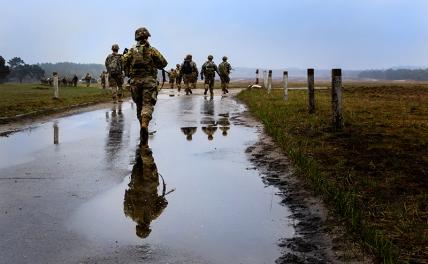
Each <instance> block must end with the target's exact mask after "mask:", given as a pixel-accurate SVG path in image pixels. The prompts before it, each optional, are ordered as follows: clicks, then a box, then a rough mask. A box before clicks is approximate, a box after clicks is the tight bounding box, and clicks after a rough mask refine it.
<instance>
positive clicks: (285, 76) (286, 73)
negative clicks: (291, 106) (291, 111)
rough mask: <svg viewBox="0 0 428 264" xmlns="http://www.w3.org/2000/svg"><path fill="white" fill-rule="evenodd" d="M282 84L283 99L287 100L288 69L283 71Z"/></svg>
mask: <svg viewBox="0 0 428 264" xmlns="http://www.w3.org/2000/svg"><path fill="white" fill-rule="evenodd" d="M282 84H283V86H284V100H285V101H288V71H284V74H283V76H282Z"/></svg>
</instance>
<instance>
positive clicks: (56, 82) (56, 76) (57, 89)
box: [53, 72, 59, 99]
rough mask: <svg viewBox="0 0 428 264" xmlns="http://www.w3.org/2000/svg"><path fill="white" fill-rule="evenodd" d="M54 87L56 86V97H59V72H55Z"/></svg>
mask: <svg viewBox="0 0 428 264" xmlns="http://www.w3.org/2000/svg"><path fill="white" fill-rule="evenodd" d="M53 87H54V98H55V99H58V98H59V87H58V73H56V72H54V73H53Z"/></svg>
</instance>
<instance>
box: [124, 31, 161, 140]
mask: <svg viewBox="0 0 428 264" xmlns="http://www.w3.org/2000/svg"><path fill="white" fill-rule="evenodd" d="M149 36H150V33H149V32H148V31H147V29H146V28H139V29H137V30H136V32H135V39H136V40H137V44H136V45H135V47H133V48H132V49H130V50H129V51H128V52H127V53H126V54H125V55H124V56H123V63H124V70H125V74H126V75H127V76H129V77H130V86H131V92H132V99H133V100H134V102H135V104H136V105H137V117H138V119H139V120H140V124H141V130H140V135H141V141H142V144H143V145H147V141H148V125H149V122H150V120H151V119H152V113H153V110H154V106H155V104H156V101H157V95H158V82H157V79H156V78H157V73H158V69H163V68H164V67H165V66H166V65H167V64H168V62H167V61H166V60H165V58H164V57H163V56H162V54H161V53H160V52H159V51H158V50H157V49H155V48H154V47H152V46H150V44H149V42H148V41H147V38H148V37H149Z"/></svg>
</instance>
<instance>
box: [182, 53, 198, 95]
mask: <svg viewBox="0 0 428 264" xmlns="http://www.w3.org/2000/svg"><path fill="white" fill-rule="evenodd" d="M198 75H199V71H198V67H197V66H196V63H195V62H194V61H192V55H190V54H189V55H187V56H186V58H184V62H183V63H182V64H181V67H180V76H183V80H184V85H185V86H186V88H185V91H186V95H189V94H192V89H191V88H190V85H192V88H193V89H196V82H197V80H198Z"/></svg>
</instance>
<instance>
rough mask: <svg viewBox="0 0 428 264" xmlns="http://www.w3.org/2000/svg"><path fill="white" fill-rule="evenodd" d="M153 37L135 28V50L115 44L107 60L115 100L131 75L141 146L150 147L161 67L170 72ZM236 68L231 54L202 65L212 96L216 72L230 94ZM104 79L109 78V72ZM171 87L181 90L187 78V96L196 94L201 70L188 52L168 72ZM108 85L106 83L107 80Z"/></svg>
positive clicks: (109, 81)
mask: <svg viewBox="0 0 428 264" xmlns="http://www.w3.org/2000/svg"><path fill="white" fill-rule="evenodd" d="M149 37H151V35H150V33H149V31H148V30H147V28H145V27H142V28H138V29H137V30H136V31H135V41H136V44H135V45H134V46H133V47H132V48H131V49H129V50H128V49H125V50H124V52H123V54H119V45H117V44H114V45H112V48H111V49H112V53H111V54H109V55H108V56H107V58H106V60H105V66H106V69H107V72H106V73H104V74H106V75H107V76H108V78H107V79H108V86H109V87H110V89H111V90H112V97H113V100H114V102H116V100H118V101H119V102H120V101H122V97H123V83H124V77H128V78H129V81H128V83H129V86H130V89H131V95H132V99H133V101H134V102H135V104H136V105H137V118H138V120H139V121H140V125H141V130H140V138H141V146H144V147H147V146H148V145H147V143H148V136H149V133H148V126H149V122H150V120H151V119H152V114H153V111H154V106H155V104H156V101H157V95H158V85H159V82H158V81H157V74H158V70H161V71H163V73H165V72H166V71H165V70H164V68H165V67H166V66H167V64H168V62H167V61H166V59H165V58H164V56H163V55H162V54H161V53H160V52H159V51H158V50H157V49H156V48H154V47H152V46H151V45H150V43H149V41H148V39H149ZM231 70H232V67H231V66H230V64H229V63H228V62H227V57H226V56H225V57H223V62H222V63H221V64H220V65H219V66H218V67H217V65H216V64H215V63H214V61H213V56H212V55H209V56H208V60H207V61H206V62H205V63H204V64H203V65H202V68H201V72H200V74H201V79H202V80H203V79H205V85H204V88H205V92H204V94H205V95H206V94H207V92H208V90H209V91H210V95H211V97H212V96H213V95H214V91H213V89H214V79H215V74H216V73H217V75H219V76H220V79H221V87H222V91H223V94H226V93H228V92H229V91H228V86H229V81H230V78H229V75H230V72H231ZM104 74H103V75H102V77H104V78H101V79H106V78H105V75H104ZM168 75H169V81H170V84H171V88H174V84H177V88H178V91H179V92H180V91H181V82H182V81H184V85H185V92H186V95H190V94H192V89H195V88H196V82H197V79H198V76H199V71H198V68H197V66H196V63H195V62H194V61H193V60H192V55H190V54H189V55H187V56H186V57H185V59H184V61H183V63H182V64H181V65H179V64H177V65H176V69H171V71H170V72H168ZM104 85H106V83H104Z"/></svg>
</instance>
